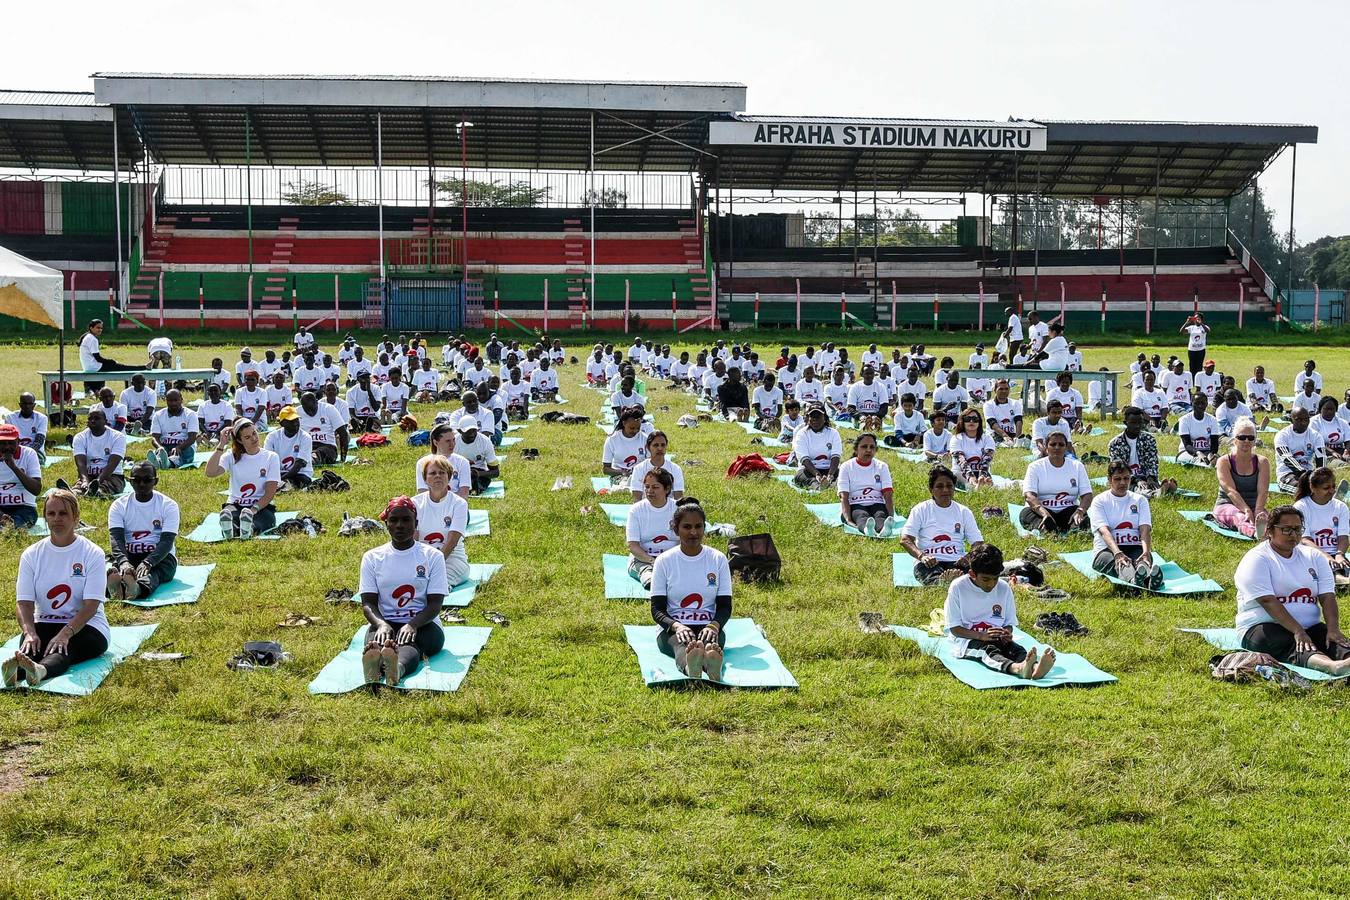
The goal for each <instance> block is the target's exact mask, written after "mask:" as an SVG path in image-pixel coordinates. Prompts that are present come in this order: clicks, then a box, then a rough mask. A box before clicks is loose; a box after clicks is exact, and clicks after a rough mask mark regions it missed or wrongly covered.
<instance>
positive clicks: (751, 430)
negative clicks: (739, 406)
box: [731, 422, 768, 434]
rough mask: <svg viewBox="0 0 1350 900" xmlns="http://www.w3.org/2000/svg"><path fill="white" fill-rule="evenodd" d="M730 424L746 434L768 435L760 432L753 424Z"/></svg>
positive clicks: (765, 432)
mask: <svg viewBox="0 0 1350 900" xmlns="http://www.w3.org/2000/svg"><path fill="white" fill-rule="evenodd" d="M731 424H733V425H735V426H736V427H738V428H740V429H742V430H743V431H744V432H745V433H746V434H768V432H767V431H760V430H759V429H758V428H756V427H755V423H754V422H732V423H731Z"/></svg>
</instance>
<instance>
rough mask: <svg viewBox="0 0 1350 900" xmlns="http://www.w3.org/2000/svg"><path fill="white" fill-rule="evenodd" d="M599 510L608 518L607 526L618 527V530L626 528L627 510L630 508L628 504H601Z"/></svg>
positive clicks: (630, 505)
mask: <svg viewBox="0 0 1350 900" xmlns="http://www.w3.org/2000/svg"><path fill="white" fill-rule="evenodd" d="M600 508H601V509H603V510H604V511H605V515H606V516H608V517H609V524H611V525H618V526H619V527H620V528H626V527H628V510H630V509H631V508H632V504H629V503H601V504H600Z"/></svg>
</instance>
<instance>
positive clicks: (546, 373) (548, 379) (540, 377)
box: [530, 369, 558, 391]
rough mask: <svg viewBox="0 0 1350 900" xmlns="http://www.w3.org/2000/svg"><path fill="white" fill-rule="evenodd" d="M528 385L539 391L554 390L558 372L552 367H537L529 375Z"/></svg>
mask: <svg viewBox="0 0 1350 900" xmlns="http://www.w3.org/2000/svg"><path fill="white" fill-rule="evenodd" d="M530 386H531V387H532V388H534V389H535V390H539V391H556V390H557V389H558V373H557V372H555V371H553V370H552V369H539V370H538V371H537V372H535V373H534V374H532V375H531V376H530Z"/></svg>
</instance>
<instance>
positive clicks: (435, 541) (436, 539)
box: [422, 531, 445, 547]
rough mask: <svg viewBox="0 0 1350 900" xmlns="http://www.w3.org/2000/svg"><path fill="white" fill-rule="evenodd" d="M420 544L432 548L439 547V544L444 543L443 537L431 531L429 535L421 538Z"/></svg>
mask: <svg viewBox="0 0 1350 900" xmlns="http://www.w3.org/2000/svg"><path fill="white" fill-rule="evenodd" d="M422 543H424V544H430V545H431V546H433V547H439V546H441V544H444V543H445V535H443V534H440V533H439V532H434V531H433V532H432V533H431V534H429V535H427V536H426V537H424V538H422Z"/></svg>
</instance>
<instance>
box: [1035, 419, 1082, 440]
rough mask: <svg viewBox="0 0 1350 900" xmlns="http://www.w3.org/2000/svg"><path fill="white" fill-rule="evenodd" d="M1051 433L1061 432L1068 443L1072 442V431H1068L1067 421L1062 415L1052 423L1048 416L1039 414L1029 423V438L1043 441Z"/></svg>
mask: <svg viewBox="0 0 1350 900" xmlns="http://www.w3.org/2000/svg"><path fill="white" fill-rule="evenodd" d="M1052 434H1062V435H1064V437H1065V438H1066V439H1067V440H1068V441H1069V443H1071V444H1072V443H1073V432H1071V431H1069V423H1068V422H1066V421H1065V420H1064V418H1063V417H1062V416H1061V417H1060V420H1059V421H1058V422H1055V423H1054V424H1051V422H1050V417H1049V416H1041V417H1040V418H1039V419H1037V420H1036V421H1035V422H1032V423H1031V439H1032V440H1033V441H1044V440H1046V439H1047V438H1049V437H1050V435H1052Z"/></svg>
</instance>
